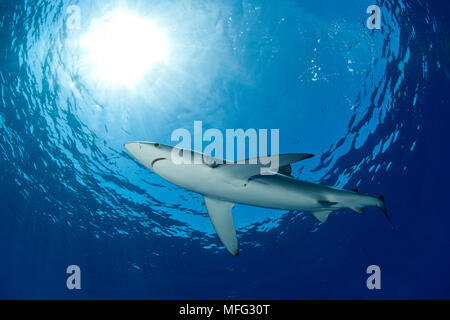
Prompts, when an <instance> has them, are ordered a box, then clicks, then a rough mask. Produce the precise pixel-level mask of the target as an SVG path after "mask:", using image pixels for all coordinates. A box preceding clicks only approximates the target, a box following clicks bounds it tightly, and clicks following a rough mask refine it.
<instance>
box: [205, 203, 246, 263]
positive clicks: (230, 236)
mask: <svg viewBox="0 0 450 320" xmlns="http://www.w3.org/2000/svg"><path fill="white" fill-rule="evenodd" d="M203 198H204V199H205V204H206V208H207V209H208V214H209V218H210V219H211V222H212V224H213V226H214V230H216V232H217V235H218V236H219V238H220V240H221V241H222V243H223V245H224V246H225V248H227V250H228V251H229V252H230V253H231V254H232V255H234V256H237V255H238V254H239V248H238V241H237V238H236V229H235V227H234V221H233V214H232V210H233V207H234V205H235V204H234V203H232V202H228V201H223V200H218V199H214V198H208V197H206V196H204V197H203Z"/></svg>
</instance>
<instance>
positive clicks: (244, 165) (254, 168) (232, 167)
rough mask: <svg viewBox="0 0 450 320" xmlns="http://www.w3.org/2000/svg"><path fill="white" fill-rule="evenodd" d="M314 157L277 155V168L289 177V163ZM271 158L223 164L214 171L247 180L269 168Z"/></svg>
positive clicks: (295, 154) (301, 154)
mask: <svg viewBox="0 0 450 320" xmlns="http://www.w3.org/2000/svg"><path fill="white" fill-rule="evenodd" d="M313 156H314V155H312V154H309V153H290V154H280V155H278V167H279V169H280V174H284V175H289V176H290V175H291V166H290V165H291V163H295V162H299V161H302V160H305V159H309V158H312V157H313ZM271 160H272V159H271V156H267V157H259V158H251V159H246V160H242V161H238V162H236V163H224V164H222V165H218V166H217V167H216V170H223V171H224V172H226V173H227V174H228V175H230V176H232V177H234V178H237V179H242V180H248V179H250V178H251V177H253V176H256V175H259V174H261V172H262V171H264V169H268V167H269V166H270V163H271V162H270V161H271Z"/></svg>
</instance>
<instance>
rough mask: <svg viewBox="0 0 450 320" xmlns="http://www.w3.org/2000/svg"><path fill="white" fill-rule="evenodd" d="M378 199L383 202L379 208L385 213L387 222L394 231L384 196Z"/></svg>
mask: <svg viewBox="0 0 450 320" xmlns="http://www.w3.org/2000/svg"><path fill="white" fill-rule="evenodd" d="M378 199H380V200H381V203H382V204H381V205H378V206H377V207H378V208H379V209H380V210H381V211H382V212H383V214H384V216H385V217H386V219H387V221H388V222H389V224H390V226H391V228H392V230H394V224H393V223H392V221H391V218H390V217H389V215H388V213H387V210H386V202H385V200H384V196H379V197H378Z"/></svg>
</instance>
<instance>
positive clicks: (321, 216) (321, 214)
mask: <svg viewBox="0 0 450 320" xmlns="http://www.w3.org/2000/svg"><path fill="white" fill-rule="evenodd" d="M332 211H333V210H319V211H313V213H312V214H313V215H314V217H316V219H317V220H319V221H320V222H322V223H325V221H327V219H328V216H329V215H330V213H331V212H332Z"/></svg>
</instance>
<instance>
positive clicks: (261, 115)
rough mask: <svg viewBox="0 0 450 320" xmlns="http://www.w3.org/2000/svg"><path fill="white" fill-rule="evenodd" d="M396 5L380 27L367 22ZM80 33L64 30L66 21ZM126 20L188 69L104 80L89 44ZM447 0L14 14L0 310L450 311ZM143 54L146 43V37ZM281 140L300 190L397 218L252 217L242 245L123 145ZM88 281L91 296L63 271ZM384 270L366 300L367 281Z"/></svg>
mask: <svg viewBox="0 0 450 320" xmlns="http://www.w3.org/2000/svg"><path fill="white" fill-rule="evenodd" d="M375 3H377V4H378V5H379V6H380V7H381V10H382V28H381V30H377V29H375V30H369V29H368V28H367V26H366V20H367V18H368V17H369V15H368V14H367V13H366V8H367V7H368V6H369V5H372V4H375ZM69 5H78V6H79V7H80V9H81V24H80V28H79V29H76V30H72V29H70V30H69V29H68V28H67V27H66V21H67V18H68V17H67V16H68V14H67V11H66V10H67V7H68V6H69ZM117 7H120V8H126V9H127V10H129V11H131V12H136V13H137V14H139V15H140V16H144V17H148V18H151V19H153V20H155V21H157V22H158V24H159V25H160V26H162V27H164V28H165V29H166V30H167V32H168V34H169V35H170V38H171V43H172V52H173V56H172V57H171V59H170V60H169V61H168V62H167V63H166V64H162V65H158V66H157V67H154V68H153V69H152V70H151V71H150V72H149V73H148V74H147V75H146V77H145V78H144V79H143V80H142V81H140V82H139V83H137V84H136V85H135V86H134V87H132V88H130V87H120V86H111V85H106V84H104V83H102V82H101V81H96V80H95V79H93V78H92V77H91V76H90V73H89V72H88V71H89V69H90V68H91V66H89V65H86V64H85V63H84V54H85V53H84V52H83V49H82V48H81V47H80V46H79V45H78V43H79V39H80V37H81V36H82V34H84V33H85V32H86V31H87V30H88V28H89V26H90V24H91V22H92V20H93V19H96V18H97V17H100V16H102V15H104V14H105V13H107V12H108V11H110V10H113V9H115V8H117ZM448 9H449V8H448V4H447V1H423V0H408V1H402V0H397V1H394V0H386V1H375V0H342V1H325V0H315V1H309V0H298V1H287V0H283V1H263V0H259V1H256V0H255V1H253V0H244V1H235V0H233V1H214V0H212V1H190V0H188V1H186V0H179V1H177V0H167V1H166V0H165V1H131V0H124V1H96V2H95V4H94V2H93V1H87V0H86V1H76V0H73V1H61V0H58V1H56V0H46V1H43V0H35V1H20V2H19V1H12V0H4V1H2V3H1V4H0V12H1V14H0V44H1V45H0V50H1V51H0V59H1V71H0V81H1V101H0V125H1V127H0V132H1V138H0V168H1V171H0V197H1V205H0V297H1V298H32V299H42V298H44V299H45V298H57V299H78V298H89V299H99V298H126V299H128V298H137V299H188V298H189V299H199V298H201V299H225V298H238V299H240V298H251V299H259V298H264V299H317V298H322V299H330V298H343V299H349V298H363V299H430V298H450V274H449V272H448V270H449V269H450V255H449V249H450V234H449V232H450V214H449V210H448V199H449V188H448V183H449V178H450V169H449V163H450V152H449V148H448V138H449V136H450V135H449V133H450V130H449V120H450V110H449V88H450V86H449V85H450V81H449V76H450V61H449V56H450V35H449V22H448V20H447V13H448V12H449V11H448ZM143 41H144V40H143ZM195 120H201V121H203V125H204V127H205V128H218V129H220V130H225V129H227V128H244V129H246V128H257V129H258V128H268V129H270V128H279V129H280V152H282V153H288V152H305V153H313V154H315V155H316V156H315V157H314V158H312V159H310V160H305V161H303V162H301V163H299V164H296V165H295V166H294V170H293V175H294V176H295V177H296V178H300V179H305V180H309V181H313V182H317V183H322V184H326V185H330V186H336V187H343V188H347V189H354V188H358V189H359V190H360V191H361V192H364V193H367V194H372V195H380V194H383V195H384V196H385V198H386V203H387V206H388V211H389V213H390V215H391V218H392V220H393V222H394V224H395V226H396V229H395V230H394V231H392V230H391V229H390V228H389V226H388V224H387V223H386V221H385V219H384V218H383V216H382V214H381V213H380V212H379V211H377V210H376V209H370V210H368V211H367V213H366V214H364V215H358V214H356V213H355V212H352V211H350V210H342V211H340V212H338V213H337V214H333V215H331V216H330V218H329V220H328V221H327V222H326V223H325V224H320V223H319V222H318V221H317V220H315V219H314V218H313V217H312V216H311V215H310V214H309V213H303V212H287V211H278V210H269V209H261V208H253V207H247V206H243V205H237V206H236V207H235V209H234V217H235V223H236V226H237V233H238V239H239V244H240V249H241V254H240V256H239V257H233V256H231V255H230V254H229V253H228V252H227V251H226V250H225V249H224V248H223V247H222V245H221V244H220V242H219V240H218V238H217V236H216V234H215V233H214V230H213V228H212V226H211V223H210V221H209V219H208V216H207V213H206V209H205V207H204V204H203V199H202V197H201V196H199V195H197V194H193V193H191V192H189V191H186V190H184V189H180V188H178V187H176V186H174V185H171V184H170V183H168V182H166V181H164V180H163V179H161V178H160V177H158V176H157V175H155V174H153V173H151V172H150V171H148V170H147V169H145V168H144V167H143V166H141V165H140V164H139V163H137V162H136V161H135V160H134V159H133V158H132V157H130V156H129V155H128V153H127V152H126V151H125V150H124V148H123V143H125V142H128V141H135V140H149V141H158V142H161V143H166V144H172V145H173V144H174V143H173V142H171V141H170V135H171V133H172V131H173V130H175V129H177V128H187V129H189V130H192V127H193V122H194V121H195ZM73 264H75V265H78V266H80V268H81V275H82V276H81V283H82V289H81V290H68V289H67V288H66V279H67V277H68V275H67V274H66V268H67V266H69V265H73ZM372 264H375V265H378V266H380V268H381V284H382V289H381V290H368V289H367V287H366V279H367V277H368V275H367V274H366V268H367V267H368V266H369V265H372Z"/></svg>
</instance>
